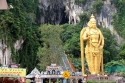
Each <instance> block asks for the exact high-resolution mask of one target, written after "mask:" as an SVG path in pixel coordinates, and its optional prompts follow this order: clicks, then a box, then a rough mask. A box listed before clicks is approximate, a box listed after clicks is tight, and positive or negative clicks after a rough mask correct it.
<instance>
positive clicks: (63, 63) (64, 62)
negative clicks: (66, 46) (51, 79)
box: [61, 52, 72, 72]
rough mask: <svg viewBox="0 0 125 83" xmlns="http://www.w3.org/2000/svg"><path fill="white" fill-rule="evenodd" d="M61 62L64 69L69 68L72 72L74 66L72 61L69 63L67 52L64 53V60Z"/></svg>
mask: <svg viewBox="0 0 125 83" xmlns="http://www.w3.org/2000/svg"><path fill="white" fill-rule="evenodd" d="M61 62H62V69H63V71H66V70H68V71H69V72H72V68H71V66H70V63H69V61H68V59H67V57H66V54H65V53H64V52H63V53H62V61H61Z"/></svg>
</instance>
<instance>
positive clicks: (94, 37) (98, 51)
mask: <svg viewBox="0 0 125 83" xmlns="http://www.w3.org/2000/svg"><path fill="white" fill-rule="evenodd" d="M85 41H86V47H85V49H84V42H85ZM80 46H81V62H82V74H83V75H84V74H85V72H84V53H85V56H86V61H87V64H88V68H89V71H90V73H91V74H94V75H95V74H96V75H98V74H100V73H102V74H104V73H103V46H104V37H103V35H102V33H101V31H100V30H99V29H98V28H97V27H96V20H95V18H94V16H93V14H92V15H91V18H90V21H89V22H88V26H87V27H85V28H83V29H82V30H81V33H80ZM84 50H85V51H84ZM100 71H101V72H100Z"/></svg>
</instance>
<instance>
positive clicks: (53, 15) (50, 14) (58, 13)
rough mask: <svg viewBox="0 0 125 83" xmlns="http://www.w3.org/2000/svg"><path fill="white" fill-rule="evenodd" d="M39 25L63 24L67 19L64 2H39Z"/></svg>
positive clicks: (45, 0)
mask: <svg viewBox="0 0 125 83" xmlns="http://www.w3.org/2000/svg"><path fill="white" fill-rule="evenodd" d="M38 7H39V12H38V14H39V16H38V23H40V24H44V23H49V24H61V23H63V21H65V20H67V19H66V17H65V16H66V14H65V12H64V11H65V6H64V4H63V0H39V5H38Z"/></svg>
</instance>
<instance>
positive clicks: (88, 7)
mask: <svg viewBox="0 0 125 83" xmlns="http://www.w3.org/2000/svg"><path fill="white" fill-rule="evenodd" d="M95 1H96V0H86V2H85V3H84V4H82V3H81V4H76V3H75V0H39V11H40V12H41V13H40V16H39V20H38V21H39V23H40V24H44V23H50V24H64V23H69V24H76V23H77V22H79V21H80V19H79V15H80V14H82V13H87V14H90V13H91V11H94V10H93V3H94V2H95ZM101 2H102V4H103V5H102V9H101V12H100V14H97V13H94V15H95V17H96V19H97V24H98V25H100V26H102V27H104V28H108V29H110V31H111V33H112V34H113V35H114V37H115V38H116V40H117V41H118V44H121V43H122V42H123V39H122V38H121V37H120V36H119V35H118V34H117V31H115V29H114V28H113V25H112V15H114V14H115V13H117V10H116V8H115V6H114V4H113V3H112V0H103V1H101Z"/></svg>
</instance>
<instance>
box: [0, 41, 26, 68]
mask: <svg viewBox="0 0 125 83" xmlns="http://www.w3.org/2000/svg"><path fill="white" fill-rule="evenodd" d="M23 43H24V40H23V39H20V40H17V41H16V42H15V43H14V49H15V51H18V50H19V49H21V48H22V45H23ZM11 63H13V61H12V58H11V48H10V47H8V46H7V45H6V44H5V42H0V64H1V65H3V66H8V65H9V64H11Z"/></svg>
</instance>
